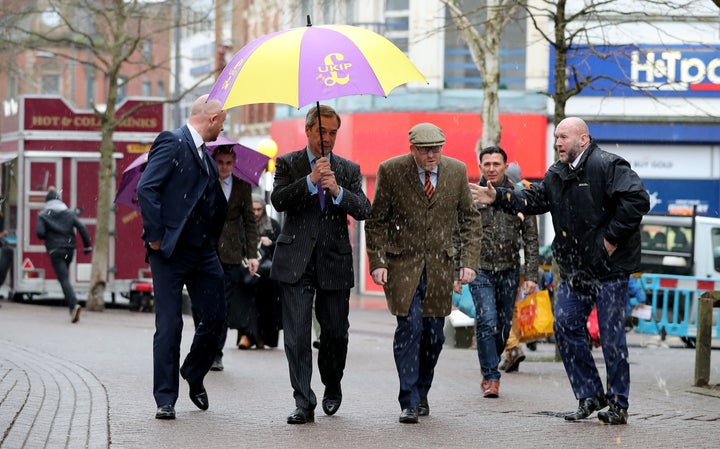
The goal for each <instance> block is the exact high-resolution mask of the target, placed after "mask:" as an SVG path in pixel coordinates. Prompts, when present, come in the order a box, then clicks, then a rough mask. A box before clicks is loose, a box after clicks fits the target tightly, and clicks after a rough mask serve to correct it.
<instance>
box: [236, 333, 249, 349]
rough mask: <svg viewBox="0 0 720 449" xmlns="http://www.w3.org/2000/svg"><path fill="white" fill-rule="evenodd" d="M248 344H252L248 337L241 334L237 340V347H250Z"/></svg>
mask: <svg viewBox="0 0 720 449" xmlns="http://www.w3.org/2000/svg"><path fill="white" fill-rule="evenodd" d="M250 346H252V343H250V339H249V338H248V337H247V335H243V336H242V337H240V341H239V342H238V349H250Z"/></svg>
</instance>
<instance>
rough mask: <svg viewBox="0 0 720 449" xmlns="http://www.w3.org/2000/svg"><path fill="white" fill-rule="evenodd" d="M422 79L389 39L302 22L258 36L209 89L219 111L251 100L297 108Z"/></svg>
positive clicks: (379, 91)
mask: <svg viewBox="0 0 720 449" xmlns="http://www.w3.org/2000/svg"><path fill="white" fill-rule="evenodd" d="M410 81H422V82H425V83H427V80H426V79H425V77H424V76H423V75H422V74H421V73H420V71H419V70H418V69H417V68H416V67H415V66H414V65H413V63H412V62H410V60H409V59H408V57H407V56H405V54H404V53H403V52H402V51H401V50H400V49H399V48H397V47H396V46H395V44H393V43H392V42H390V41H389V40H387V39H386V38H384V37H383V36H381V35H379V34H377V33H374V32H372V31H370V30H367V29H364V28H359V27H354V26H350V25H327V26H322V25H321V26H307V27H299V28H293V29H290V30H286V31H279V32H276V33H272V34H268V35H266V36H263V37H261V38H258V39H256V40H254V41H252V42H250V43H249V44H247V45H246V46H245V47H243V48H242V49H240V51H238V52H237V53H236V54H235V56H233V58H232V59H231V60H230V62H229V63H228V64H227V66H226V67H225V69H224V70H223V72H222V74H221V75H220V77H219V78H218V79H217V81H216V82H215V85H214V86H213V88H212V90H211V91H210V96H209V99H215V100H218V101H220V102H221V103H222V105H223V109H229V108H232V107H235V106H239V105H243V104H253V103H284V104H288V105H291V106H294V107H296V108H301V107H303V106H306V105H308V104H310V103H313V102H319V101H322V100H328V99H331V98H338V97H344V96H347V95H362V94H369V95H380V96H387V95H388V94H389V93H390V91H391V90H393V89H394V88H395V87H397V86H399V85H401V84H405V83H407V82H410Z"/></svg>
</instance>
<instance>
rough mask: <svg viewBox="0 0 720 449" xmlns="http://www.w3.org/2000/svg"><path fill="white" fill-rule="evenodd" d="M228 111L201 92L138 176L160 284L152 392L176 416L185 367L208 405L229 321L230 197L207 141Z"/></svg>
mask: <svg viewBox="0 0 720 449" xmlns="http://www.w3.org/2000/svg"><path fill="white" fill-rule="evenodd" d="M225 116H226V113H225V111H223V110H222V107H221V105H220V103H219V102H218V101H216V100H211V101H207V95H204V96H202V97H200V98H198V99H197V100H196V101H195V102H194V103H193V105H192V108H191V110H190V118H189V119H188V123H187V124H186V125H185V126H182V127H180V128H178V129H176V130H174V131H164V132H162V133H160V135H159V136H158V137H157V138H156V139H155V142H154V143H153V145H152V147H151V148H150V154H149V157H148V164H147V167H146V168H145V171H144V172H143V174H142V177H141V178H140V183H139V184H138V189H137V191H138V199H139V202H140V210H141V212H142V220H143V239H144V240H145V248H146V251H147V258H148V261H149V262H150V268H151V269H152V274H153V283H154V287H155V289H154V290H155V335H154V339H153V371H154V380H153V395H154V396H155V402H156V403H157V407H158V408H157V412H156V413H155V418H157V419H175V402H176V401H177V398H178V390H179V383H180V378H179V376H180V375H181V376H182V377H183V378H184V379H185V380H186V381H187V382H188V386H189V390H190V400H191V401H192V402H193V403H194V404H195V405H196V406H197V407H198V408H200V409H201V410H206V409H207V408H208V405H209V402H208V395H207V392H206V390H205V387H204V385H203V379H204V378H205V375H206V374H207V373H208V371H209V370H210V367H211V365H212V363H213V360H214V358H215V353H216V351H217V345H218V340H219V338H220V335H221V331H222V329H223V323H224V321H225V297H224V290H223V269H222V266H221V264H220V260H219V258H218V254H217V243H218V239H219V236H220V233H221V231H222V226H223V222H224V220H225V214H226V211H227V201H226V200H225V195H224V194H223V192H222V187H221V186H220V182H219V177H218V169H217V166H216V165H215V162H214V161H213V159H212V158H211V157H209V155H208V153H207V150H206V148H205V144H204V142H211V141H214V140H216V139H217V137H218V135H219V134H220V132H222V130H223V122H224V121H225ZM183 286H187V290H188V294H189V295H190V299H191V302H192V309H193V315H194V316H197V317H198V321H199V324H198V326H197V328H196V329H195V337H194V338H193V342H192V345H191V347H190V352H189V353H188V355H187V356H186V357H185V360H184V362H183V364H182V366H180V340H181V335H182V328H183V317H182V300H183V299H182V293H183Z"/></svg>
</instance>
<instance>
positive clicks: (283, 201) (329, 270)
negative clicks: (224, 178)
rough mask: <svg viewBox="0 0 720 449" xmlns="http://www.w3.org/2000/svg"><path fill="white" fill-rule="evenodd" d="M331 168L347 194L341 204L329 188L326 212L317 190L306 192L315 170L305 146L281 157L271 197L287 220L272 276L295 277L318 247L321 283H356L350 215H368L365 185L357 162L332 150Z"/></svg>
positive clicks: (359, 217)
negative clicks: (309, 175) (308, 179)
mask: <svg viewBox="0 0 720 449" xmlns="http://www.w3.org/2000/svg"><path fill="white" fill-rule="evenodd" d="M330 167H331V168H332V170H333V172H334V173H335V180H336V182H337V184H338V186H341V187H342V188H343V190H344V193H343V198H342V201H341V202H340V204H337V205H336V204H334V202H333V198H332V195H330V194H329V193H327V194H326V198H325V210H324V211H323V210H321V209H320V204H319V201H318V197H317V195H312V194H310V192H309V191H308V187H307V181H306V179H305V177H306V176H307V175H308V174H310V171H311V170H310V161H309V160H308V157H307V153H306V149H305V148H303V149H302V150H299V151H295V152H292V153H288V154H285V155H283V156H280V157H279V158H278V159H277V163H276V170H275V185H274V187H273V192H272V196H271V200H272V204H273V207H275V209H276V210H277V211H279V212H285V223H284V225H283V227H282V231H281V232H280V235H279V236H278V239H277V242H276V247H275V255H274V257H273V265H272V272H271V274H270V277H271V278H272V279H275V280H278V281H280V282H285V283H290V284H293V283H295V282H297V281H298V280H299V279H300V277H301V276H302V274H303V273H304V272H305V270H306V269H307V266H308V263H309V262H310V258H311V256H312V254H313V251H315V252H316V260H317V264H318V266H317V269H316V272H317V279H318V283H319V286H320V288H322V289H328V290H334V289H350V288H352V287H353V286H354V285H355V276H354V274H353V257H352V246H351V245H350V236H349V232H348V215H350V216H352V217H353V218H354V219H356V220H364V219H366V218H367V217H368V216H369V215H370V200H368V198H367V196H365V192H363V190H362V177H361V176H360V166H359V165H358V164H356V163H354V162H351V161H349V160H347V159H344V158H342V157H340V156H337V155H335V154H333V155H332V156H331V157H330Z"/></svg>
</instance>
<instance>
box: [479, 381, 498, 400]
mask: <svg viewBox="0 0 720 449" xmlns="http://www.w3.org/2000/svg"><path fill="white" fill-rule="evenodd" d="M499 390H500V382H498V381H497V380H491V381H489V382H488V383H487V387H485V389H484V390H483V396H485V397H486V398H496V397H498V396H499V395H500V393H499Z"/></svg>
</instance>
